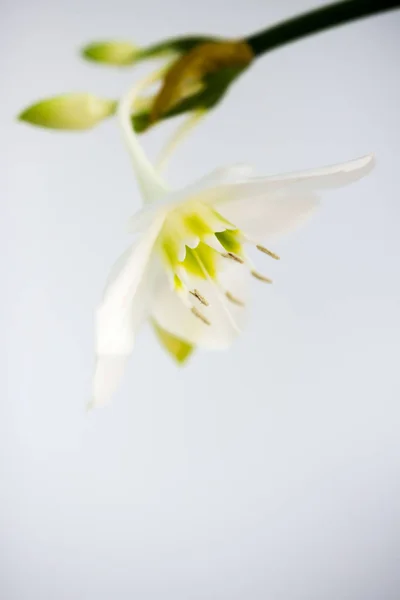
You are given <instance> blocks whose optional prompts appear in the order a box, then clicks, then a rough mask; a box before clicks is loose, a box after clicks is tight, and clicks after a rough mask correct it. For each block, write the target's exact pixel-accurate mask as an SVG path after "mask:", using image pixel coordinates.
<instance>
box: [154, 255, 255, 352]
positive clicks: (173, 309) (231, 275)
mask: <svg viewBox="0 0 400 600" xmlns="http://www.w3.org/2000/svg"><path fill="white" fill-rule="evenodd" d="M222 260H224V262H225V263H226V268H225V269H224V270H223V271H222V272H221V273H220V274H219V284H218V286H217V284H214V283H212V282H210V281H206V280H204V279H200V278H192V279H191V281H190V283H191V284H192V287H191V289H196V290H198V291H199V292H200V294H201V296H203V298H205V299H206V300H207V302H208V303H209V306H203V305H202V304H201V303H200V302H199V301H198V300H197V299H196V298H193V306H195V308H196V309H198V310H199V311H200V312H201V314H203V315H204V317H205V318H206V319H207V320H208V321H209V323H210V324H209V325H207V324H205V323H203V322H202V321H201V320H200V319H199V318H198V317H196V316H194V315H193V313H192V312H191V310H190V307H187V306H186V305H185V304H184V302H183V301H182V299H181V298H180V297H179V296H178V294H176V292H174V291H173V290H172V289H171V286H170V284H169V282H168V280H167V278H166V277H164V280H163V281H162V282H161V285H160V288H159V291H158V293H157V300H156V302H155V304H154V306H153V310H152V315H153V318H154V320H155V321H156V322H157V323H158V324H159V325H160V326H161V327H163V328H164V329H165V330H166V331H168V332H170V333H172V334H173V335H176V336H178V337H179V338H181V339H182V340H185V341H187V342H189V343H190V344H194V345H196V346H199V347H201V348H206V349H208V350H222V349H225V348H228V347H229V346H230V345H231V344H232V343H233V341H234V340H235V339H236V337H237V335H238V334H239V333H240V331H241V330H242V329H243V327H244V325H245V322H246V308H245V306H239V304H237V303H234V302H232V301H230V300H228V298H227V296H226V295H225V292H230V294H231V297H233V298H234V299H236V300H237V301H241V302H243V304H244V303H246V301H247V300H248V287H249V286H248V285H247V284H248V283H249V282H248V278H249V273H248V270H247V269H246V268H245V267H244V266H243V265H238V264H237V263H233V262H232V263H231V262H230V261H227V260H226V259H222Z"/></svg>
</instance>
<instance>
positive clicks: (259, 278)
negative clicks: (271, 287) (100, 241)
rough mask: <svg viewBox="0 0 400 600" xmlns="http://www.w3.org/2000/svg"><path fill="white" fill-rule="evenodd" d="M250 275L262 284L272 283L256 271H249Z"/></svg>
mask: <svg viewBox="0 0 400 600" xmlns="http://www.w3.org/2000/svg"><path fill="white" fill-rule="evenodd" d="M250 273H251V274H252V275H253V277H255V278H256V279H258V281H262V282H264V283H272V279H269V278H268V277H265V275H261V273H258V272H257V271H254V270H251V271H250Z"/></svg>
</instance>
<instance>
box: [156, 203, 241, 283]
mask: <svg viewBox="0 0 400 600" xmlns="http://www.w3.org/2000/svg"><path fill="white" fill-rule="evenodd" d="M242 241H243V236H242V234H241V232H240V230H239V229H237V228H236V227H235V226H234V225H233V224H232V223H230V222H229V221H227V220H226V219H224V217H223V216H222V215H220V214H219V213H218V212H217V211H216V210H215V209H214V208H211V207H209V206H207V205H206V204H204V203H202V202H199V201H196V200H193V201H189V202H185V204H184V205H182V206H178V207H177V208H175V209H173V210H172V211H171V212H170V213H169V214H168V216H167V217H166V219H165V222H164V225H163V227H162V230H161V232H160V234H159V237H158V240H157V245H158V249H159V251H160V253H161V256H162V259H163V262H164V264H165V266H166V268H167V270H168V272H169V273H170V274H171V275H173V280H174V287H175V289H176V290H177V291H179V290H180V289H182V288H184V285H183V283H182V281H181V279H182V276H185V275H187V276H188V277H198V278H200V279H211V280H213V281H216V280H217V276H218V262H219V260H220V258H221V254H222V255H224V254H226V253H231V254H234V255H236V256H237V257H238V258H240V257H242V256H244V252H243V248H242Z"/></svg>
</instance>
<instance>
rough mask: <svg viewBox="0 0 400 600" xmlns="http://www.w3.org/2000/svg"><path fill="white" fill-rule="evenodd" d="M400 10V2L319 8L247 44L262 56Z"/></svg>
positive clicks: (365, 0) (369, 0)
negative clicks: (309, 38) (377, 15)
mask: <svg viewBox="0 0 400 600" xmlns="http://www.w3.org/2000/svg"><path fill="white" fill-rule="evenodd" d="M399 7H400V1H399V0H346V1H345V2H338V3H336V4H330V5H328V6H323V7H322V8H317V9H316V10H312V11H310V12H308V13H305V14H303V15H300V16H298V17H293V18H292V19H289V20H288V21H284V22H283V23H278V25H274V26H273V27H268V28H267V29H264V30H263V31H260V32H259V33H255V34H253V35H250V36H249V37H247V38H246V42H247V43H248V44H249V45H250V46H251V48H252V50H253V52H254V54H255V56H260V55H261V54H264V53H265V52H269V51H270V50H273V49H274V48H277V47H278V46H283V45H285V44H288V43H289V42H293V41H295V40H298V39H300V38H303V37H306V36H308V35H311V34H312V33H319V32H320V31H324V30H325V29H330V28H331V27H336V26H337V25H343V24H344V23H349V22H351V21H355V20H357V19H361V18H363V17H368V16H370V15H374V14H378V13H383V12H386V11H388V10H392V9H394V8H399Z"/></svg>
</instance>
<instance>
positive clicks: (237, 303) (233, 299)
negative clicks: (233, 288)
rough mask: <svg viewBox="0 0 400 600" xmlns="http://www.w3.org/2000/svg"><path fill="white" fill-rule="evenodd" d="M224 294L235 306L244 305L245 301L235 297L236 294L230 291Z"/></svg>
mask: <svg viewBox="0 0 400 600" xmlns="http://www.w3.org/2000/svg"><path fill="white" fill-rule="evenodd" d="M225 296H226V297H227V298H228V300H229V301H230V302H232V304H236V306H245V303H244V302H243V301H242V300H239V298H236V296H234V295H233V294H231V293H230V292H225Z"/></svg>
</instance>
